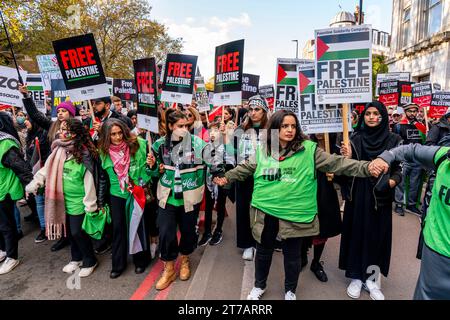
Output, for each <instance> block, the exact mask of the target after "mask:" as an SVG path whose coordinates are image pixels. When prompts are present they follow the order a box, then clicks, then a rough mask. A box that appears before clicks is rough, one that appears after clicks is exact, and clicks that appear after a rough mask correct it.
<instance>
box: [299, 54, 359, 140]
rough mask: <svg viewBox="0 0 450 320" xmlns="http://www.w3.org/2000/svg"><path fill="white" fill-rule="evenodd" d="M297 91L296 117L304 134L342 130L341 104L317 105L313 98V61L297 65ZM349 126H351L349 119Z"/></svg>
mask: <svg viewBox="0 0 450 320" xmlns="http://www.w3.org/2000/svg"><path fill="white" fill-rule="evenodd" d="M297 70H298V79H299V81H298V92H299V99H300V108H299V113H298V119H299V121H300V126H301V129H302V131H303V133H305V134H315V133H332V132H342V131H343V125H342V106H341V105H329V104H328V105H317V104H316V103H315V98H314V91H315V88H314V84H315V70H314V61H310V62H309V63H306V64H302V65H299V66H298V67H297ZM348 121H349V128H351V121H350V119H349V120H348Z"/></svg>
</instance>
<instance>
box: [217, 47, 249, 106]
mask: <svg viewBox="0 0 450 320" xmlns="http://www.w3.org/2000/svg"><path fill="white" fill-rule="evenodd" d="M243 66H244V40H238V41H234V42H229V43H226V44H223V45H221V46H218V47H216V55H215V63H214V105H215V106H225V105H241V104H242V91H241V90H242V69H243Z"/></svg>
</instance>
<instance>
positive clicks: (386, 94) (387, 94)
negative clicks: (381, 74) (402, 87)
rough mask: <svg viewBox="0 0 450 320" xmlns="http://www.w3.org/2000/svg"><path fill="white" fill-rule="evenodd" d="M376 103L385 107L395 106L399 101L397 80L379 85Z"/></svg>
mask: <svg viewBox="0 0 450 320" xmlns="http://www.w3.org/2000/svg"><path fill="white" fill-rule="evenodd" d="M378 92H379V94H380V95H379V96H378V101H380V102H381V103H383V104H384V105H385V106H386V107H389V106H397V105H398V101H399V85H398V81H397V80H392V81H385V82H381V83H380V88H379V89H378Z"/></svg>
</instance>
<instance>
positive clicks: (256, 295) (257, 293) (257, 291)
mask: <svg viewBox="0 0 450 320" xmlns="http://www.w3.org/2000/svg"><path fill="white" fill-rule="evenodd" d="M264 292H266V289H261V288H257V287H253V289H252V291H250V293H249V294H248V296H247V300H260V299H261V296H262V295H263V294H264Z"/></svg>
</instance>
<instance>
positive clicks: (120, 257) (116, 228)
mask: <svg viewBox="0 0 450 320" xmlns="http://www.w3.org/2000/svg"><path fill="white" fill-rule="evenodd" d="M126 204H127V200H125V199H123V198H119V197H115V196H111V220H112V229H113V233H112V234H113V239H112V250H111V251H112V270H111V271H113V272H122V271H124V270H125V268H126V267H127V259H128V230H127V226H128V223H127V216H126ZM144 223H145V215H144ZM145 240H146V241H147V250H144V251H141V252H138V253H136V254H133V263H134V265H135V266H136V267H140V268H145V267H147V265H148V264H149V263H150V250H149V245H148V242H149V240H148V237H147V236H146V237H145Z"/></svg>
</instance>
